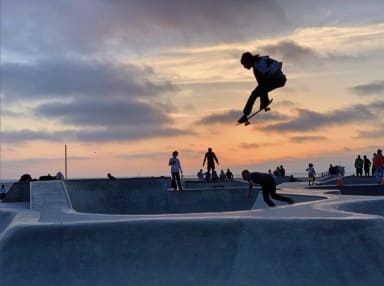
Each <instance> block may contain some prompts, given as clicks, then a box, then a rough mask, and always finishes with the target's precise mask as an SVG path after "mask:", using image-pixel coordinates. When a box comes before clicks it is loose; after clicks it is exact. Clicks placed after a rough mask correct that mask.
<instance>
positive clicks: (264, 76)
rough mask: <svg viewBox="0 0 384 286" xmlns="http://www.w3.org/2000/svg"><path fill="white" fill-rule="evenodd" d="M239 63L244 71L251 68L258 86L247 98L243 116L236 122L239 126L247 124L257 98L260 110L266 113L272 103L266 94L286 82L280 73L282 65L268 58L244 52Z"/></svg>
mask: <svg viewBox="0 0 384 286" xmlns="http://www.w3.org/2000/svg"><path fill="white" fill-rule="evenodd" d="M240 62H241V64H242V65H243V67H244V68H246V69H251V68H253V74H254V75H255V78H256V81H257V83H258V85H257V87H256V88H255V89H254V90H253V91H252V93H251V95H250V96H249V98H248V101H247V103H246V105H245V107H244V110H243V116H242V117H241V118H240V119H239V120H238V121H237V122H238V123H239V124H241V123H248V116H249V114H250V113H251V111H252V107H253V104H254V103H255V101H256V99H257V98H258V97H260V110H265V111H267V108H268V106H269V105H270V104H271V102H272V100H270V99H269V97H268V92H270V91H272V90H274V89H276V88H278V87H282V86H284V85H285V82H286V81H287V78H286V77H285V75H284V73H283V72H282V71H281V68H282V65H283V63H282V62H278V61H276V60H274V59H271V58H270V57H269V56H259V55H252V54H251V53H250V52H245V53H244V54H243V55H242V56H241V60H240Z"/></svg>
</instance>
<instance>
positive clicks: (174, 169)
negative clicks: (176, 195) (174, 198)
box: [168, 151, 183, 192]
mask: <svg viewBox="0 0 384 286" xmlns="http://www.w3.org/2000/svg"><path fill="white" fill-rule="evenodd" d="M178 155H179V152H177V151H173V153H172V157H171V158H170V159H169V163H168V165H169V166H171V175H172V187H173V189H174V190H175V191H177V190H179V191H180V192H182V191H183V187H182V185H181V179H180V173H181V174H183V169H182V168H181V163H180V160H179V159H178V158H177V156H178Z"/></svg>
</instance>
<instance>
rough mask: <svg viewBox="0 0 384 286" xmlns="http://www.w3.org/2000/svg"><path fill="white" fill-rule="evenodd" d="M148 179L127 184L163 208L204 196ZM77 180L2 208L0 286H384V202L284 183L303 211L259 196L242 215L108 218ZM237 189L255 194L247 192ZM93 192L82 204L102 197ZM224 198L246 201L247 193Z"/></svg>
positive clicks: (38, 186) (44, 187)
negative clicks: (75, 203)
mask: <svg viewBox="0 0 384 286" xmlns="http://www.w3.org/2000/svg"><path fill="white" fill-rule="evenodd" d="M150 180H152V181H151V182H149V183H148V182H146V183H143V185H146V187H142V188H141V187H140V186H142V185H141V184H140V182H139V181H135V182H133V181H131V182H120V184H121V185H124V187H123V188H124V189H125V192H129V188H126V186H130V187H131V188H132V189H134V192H136V195H135V196H140V195H141V199H142V200H144V201H145V200H146V199H149V200H150V201H152V200H153V196H154V192H155V193H156V192H157V194H156V196H158V197H157V198H158V199H159V200H163V202H166V201H167V200H168V198H169V194H175V195H178V196H180V197H181V198H182V196H184V195H185V198H187V195H189V199H190V200H194V199H196V198H194V196H193V194H195V195H198V196H202V192H203V191H201V192H198V191H197V192H196V191H195V190H193V191H190V192H188V190H187V191H186V192H185V193H173V192H168V190H167V185H166V184H165V182H164V179H158V178H152V179H150ZM69 182H70V181H68V182H64V183H63V182H61V181H54V182H34V183H32V185H31V190H30V191H31V199H30V202H29V204H27V205H25V204H21V203H1V204H0V221H1V223H0V285H1V286H8V285H191V286H192V285H220V286H222V285H224V286H225V285H236V286H237V285H382V284H383V282H384V271H383V269H384V255H383V253H384V240H383V237H384V220H383V211H382V210H383V209H384V198H383V197H378V196H375V197H367V196H345V195H341V194H339V193H338V191H337V189H334V192H329V191H330V190H316V189H305V188H304V186H305V185H304V184H299V183H292V184H289V183H286V184H283V185H281V186H280V190H279V192H280V193H283V194H285V195H287V196H291V197H293V198H294V199H295V200H296V201H297V202H298V203H297V204H295V205H285V204H284V205H279V206H278V207H275V208H266V207H265V204H263V202H262V199H261V196H258V197H257V198H256V196H255V197H254V201H253V205H252V206H253V209H248V210H241V211H222V212H197V213H184V214H182V213H175V214H165V213H156V212H155V214H152V215H149V214H145V215H143V214H131V215H127V214H114V215H110V214H105V213H103V212H101V213H99V214H96V213H93V214H90V213H80V212H78V211H75V210H74V209H73V208H72V202H71V195H70V192H71V190H70V189H71V187H70V184H71V183H73V184H77V187H76V188H81V186H79V183H80V184H81V182H70V183H69ZM84 183H85V184H88V186H92V188H91V189H93V190H94V191H95V190H96V192H99V193H103V191H101V190H102V189H104V190H105V192H109V191H110V189H109V188H108V187H107V185H108V184H107V185H104V187H102V188H99V189H98V190H97V189H95V186H94V184H95V183H96V182H95V181H93V182H91V181H88V182H84ZM98 183H102V184H96V185H103V184H105V183H107V182H100V181H98ZM113 184H117V185H114V187H120V186H119V184H118V182H114V183H113ZM84 186H85V185H84ZM134 186H136V187H134ZM156 186H157V187H156ZM72 187H73V186H72ZM225 187H226V186H224V189H225ZM232 187H233V186H231V187H228V190H229V189H231V188H232ZM140 188H141V189H140ZM361 188H362V189H363V188H364V186H362V187H361ZM84 189H86V188H85V187H84ZM138 189H140V192H138ZM74 190H75V188H74V187H73V189H72V191H74ZM148 190H149V192H148V194H146V192H147V191H148ZM228 190H226V191H228ZM231 190H232V191H234V192H237V193H239V194H241V195H245V196H246V193H247V192H246V188H241V187H240V186H239V187H235V188H234V189H231ZM218 191H219V192H220V191H221V190H216V192H215V193H213V192H212V190H209V189H207V190H206V193H205V194H204V195H203V197H204V201H203V202H202V203H201V204H207V205H208V204H209V203H210V204H213V203H214V201H215V199H214V198H216V195H217V192H218ZM193 192H195V193H193ZM228 192H229V191H228ZM327 192H328V194H327ZM85 193H86V192H84V193H83V194H82V196H83V197H82V199H87V200H93V199H94V198H93V197H92V196H89V197H87V196H85V195H84V194H85ZM329 193H332V194H329ZM41 194H43V196H40V195H41ZM209 194H211V195H209ZM223 194H226V192H225V191H224V192H223ZM256 194H257V192H256ZM77 195H79V194H77ZM98 196H99V195H98ZM100 196H101V194H100ZM115 196H116V194H115ZM123 197H126V194H124V195H123ZM226 197H227V198H228V202H230V201H229V200H230V199H234V200H235V201H237V202H236V203H235V205H236V204H240V203H239V201H241V200H240V199H239V198H240V197H241V196H226ZM255 199H256V200H255ZM115 200H116V197H114V198H113V200H112V201H115ZM228 202H227V203H228ZM143 205H145V203H144V204H143ZM164 205H166V204H164ZM244 205H245V204H244ZM252 206H251V207H252ZM120 207H122V205H120ZM168 207H169V205H168Z"/></svg>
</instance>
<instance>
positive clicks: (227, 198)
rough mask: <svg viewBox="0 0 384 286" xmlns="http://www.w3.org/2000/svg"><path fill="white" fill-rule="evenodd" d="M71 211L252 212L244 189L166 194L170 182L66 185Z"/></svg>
mask: <svg viewBox="0 0 384 286" xmlns="http://www.w3.org/2000/svg"><path fill="white" fill-rule="evenodd" d="M64 183H65V187H66V190H67V193H68V197H69V201H70V204H71V206H72V208H73V209H74V210H76V211H78V212H84V213H99V214H181V213H201V212H224V211H240V210H249V209H251V208H252V205H253V204H254V202H255V200H256V198H257V196H254V197H253V198H252V199H248V197H247V185H244V184H238V185H237V187H236V185H231V188H228V189H225V188H222V189H218V188H216V187H215V188H205V189H193V190H188V189H186V190H185V191H184V192H174V191H169V188H168V187H169V185H170V180H169V178H131V179H117V180H106V179H100V180H97V179H93V180H68V181H65V182H64Z"/></svg>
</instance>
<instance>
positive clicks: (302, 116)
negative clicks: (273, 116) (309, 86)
mask: <svg viewBox="0 0 384 286" xmlns="http://www.w3.org/2000/svg"><path fill="white" fill-rule="evenodd" d="M372 106H373V105H354V106H351V107H348V108H345V109H340V110H333V111H331V112H327V113H320V112H315V111H311V110H307V109H297V110H296V111H297V115H296V117H294V118H292V119H290V120H287V121H285V122H278V123H272V124H268V125H265V126H263V127H262V128H263V129H264V130H265V131H275V132H295V131H298V132H299V131H300V132H307V131H316V130H319V129H324V128H328V127H332V126H341V125H346V124H349V123H354V122H358V123H361V122H372V118H375V113H374V112H372V110H371V109H372V108H373V107H372Z"/></svg>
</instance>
